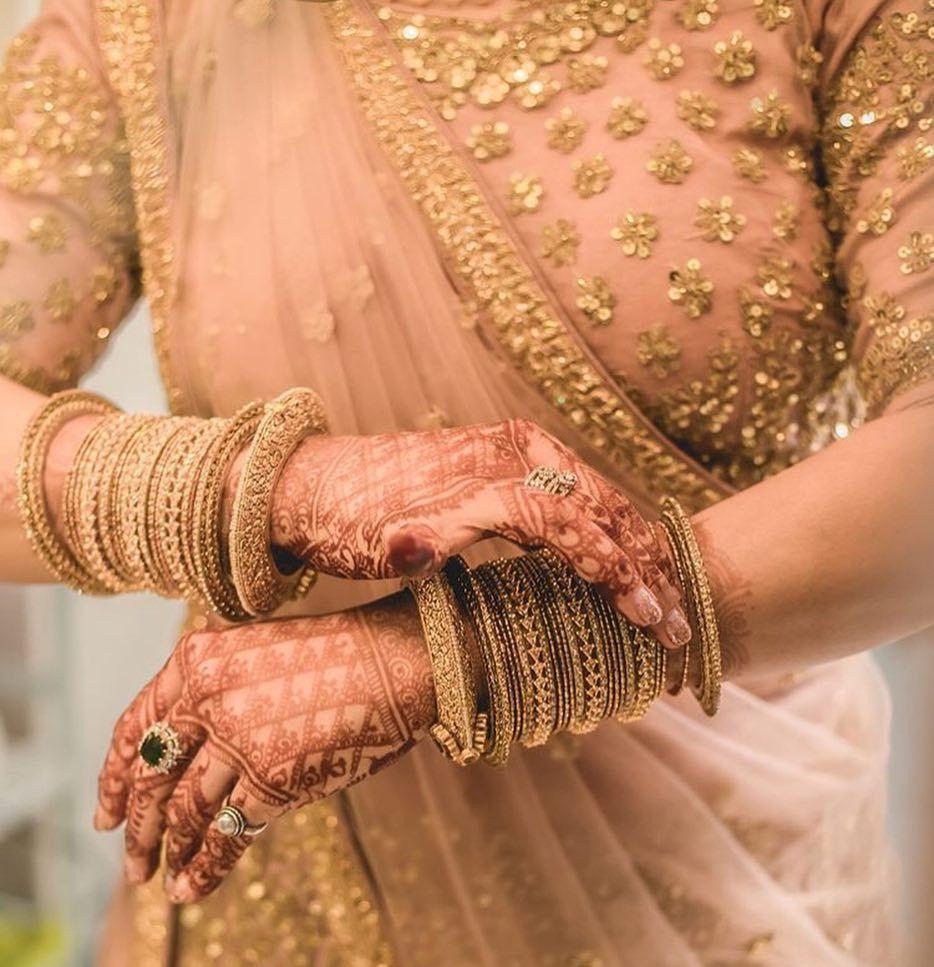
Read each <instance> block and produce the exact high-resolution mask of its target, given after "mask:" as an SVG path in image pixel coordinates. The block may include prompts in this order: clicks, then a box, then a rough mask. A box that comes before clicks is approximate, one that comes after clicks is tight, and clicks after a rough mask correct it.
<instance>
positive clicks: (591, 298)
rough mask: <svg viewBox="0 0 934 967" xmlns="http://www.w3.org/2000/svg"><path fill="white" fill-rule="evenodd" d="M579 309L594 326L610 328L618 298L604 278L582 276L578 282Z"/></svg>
mask: <svg viewBox="0 0 934 967" xmlns="http://www.w3.org/2000/svg"><path fill="white" fill-rule="evenodd" d="M577 289H578V292H579V295H578V296H577V300H576V301H577V308H578V309H580V311H581V312H583V313H584V315H585V316H587V318H588V319H589V320H590V322H591V324H592V325H594V326H608V325H609V324H610V323H611V322H612V321H613V307H614V306H615V305H616V296H615V295H613V293H612V292H611V291H610V287H609V286H608V285H607V282H606V279H604V278H603V277H602V276H599V275H594V276H582V277H581V278H579V279H578V280H577Z"/></svg>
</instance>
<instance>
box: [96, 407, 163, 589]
mask: <svg viewBox="0 0 934 967" xmlns="http://www.w3.org/2000/svg"><path fill="white" fill-rule="evenodd" d="M157 419H159V417H155V416H150V415H142V416H138V417H136V418H135V419H134V422H133V425H132V428H131V429H130V430H129V431H128V432H127V433H126V434H124V435H123V437H122V438H121V440H120V443H119V444H118V447H117V449H116V450H115V452H114V454H113V460H111V461H108V463H107V466H106V467H105V473H104V475H103V476H102V478H101V493H102V496H103V500H104V514H103V517H102V520H101V526H100V531H101V546H102V549H103V551H104V555H105V557H106V558H108V560H109V561H110V563H111V567H112V568H113V570H114V571H115V572H116V573H117V574H118V575H120V577H121V579H122V581H123V585H122V588H121V590H123V591H124V592H126V591H136V590H139V588H140V585H139V582H138V580H137V578H136V576H135V575H134V573H133V571H132V569H131V567H130V559H129V557H128V556H127V554H126V548H125V547H124V543H123V538H124V535H125V527H124V516H125V515H126V514H127V513H128V512H129V506H128V505H124V504H123V503H121V501H120V490H121V482H122V481H123V479H124V476H125V474H126V467H127V464H128V462H129V460H130V458H131V456H132V454H133V453H134V451H135V449H136V446H137V444H138V443H139V441H140V438H141V437H143V435H144V434H145V433H146V431H147V430H148V429H149V427H150V426H151V425H152V423H153V422H154V421H155V420H157Z"/></svg>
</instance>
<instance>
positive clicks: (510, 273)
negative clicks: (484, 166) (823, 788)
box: [326, 0, 724, 510]
mask: <svg viewBox="0 0 934 967" xmlns="http://www.w3.org/2000/svg"><path fill="white" fill-rule="evenodd" d="M326 16H327V17H328V20H329V22H330V25H331V29H332V32H333V36H334V39H335V44H336V48H337V51H338V53H339V55H340V57H341V59H342V61H343V63H344V66H345V68H346V71H347V76H348V79H349V82H350V84H351V86H352V88H353V89H354V90H355V92H356V95H357V98H358V99H359V101H360V104H361V107H362V110H363V113H364V115H365V117H366V118H367V120H368V121H369V122H370V126H371V130H372V132H373V134H374V135H375V137H376V139H377V140H378V142H379V143H380V145H381V146H382V147H383V149H384V150H385V151H386V154H387V155H388V157H389V158H390V160H391V162H392V163H393V164H394V166H395V167H396V169H397V170H398V172H399V174H400V176H401V178H402V180H403V182H404V183H405V185H406V186H407V188H408V189H409V191H410V193H411V195H412V198H413V200H414V201H415V202H416V204H417V205H418V206H419V207H420V209H421V211H422V213H423V214H424V215H425V216H426V218H427V220H428V223H429V225H430V228H431V230H432V232H433V234H434V237H435V240H436V242H437V244H438V246H439V248H440V250H441V252H442V253H443V255H444V256H445V258H446V261H447V263H448V265H449V267H450V268H451V270H452V271H453V272H454V274H455V275H456V277H457V279H458V280H459V282H460V283H461V284H462V285H463V286H464V288H465V290H466V292H467V293H468V295H469V296H470V298H471V299H472V301H473V302H474V303H475V304H476V306H477V308H478V309H479V311H480V312H481V314H482V315H483V316H484V318H486V319H488V320H489V322H490V324H491V325H490V330H491V332H492V334H493V336H494V337H495V339H496V340H497V342H498V344H499V346H500V348H501V349H502V350H503V351H504V352H505V354H506V356H507V357H508V358H509V359H510V360H511V362H512V364H513V365H514V366H515V368H516V369H517V370H518V371H519V373H520V374H521V375H522V377H523V378H524V379H525V381H526V382H527V383H529V384H530V385H531V386H532V388H533V389H534V390H535V391H536V392H537V393H538V394H539V395H540V396H543V397H544V398H545V400H547V402H548V403H550V404H551V405H552V406H553V407H554V408H555V409H556V410H557V411H558V412H559V414H560V415H561V416H562V417H563V419H564V420H565V421H566V422H567V423H568V424H570V426H571V428H572V429H573V430H575V431H577V432H581V433H583V434H584V436H585V437H586V439H587V440H588V441H589V443H590V444H591V445H592V446H594V447H595V448H597V449H598V450H599V451H601V452H602V453H604V454H605V455H606V456H607V457H608V458H609V459H610V461H611V462H612V463H613V464H614V465H616V466H619V467H620V468H622V469H625V470H634V471H635V472H636V473H637V474H638V476H639V479H640V480H641V481H642V482H643V484H644V485H645V486H646V487H647V488H648V492H649V493H650V494H653V493H654V494H657V495H661V494H675V495H677V496H678V498H679V499H680V500H681V501H682V503H684V504H685V505H686V506H688V507H689V508H690V509H691V510H696V509H699V508H701V507H704V506H707V505H709V504H712V503H714V502H715V501H716V500H718V499H719V498H720V497H722V496H724V491H723V490H721V489H719V488H718V487H717V485H716V483H715V482H714V481H713V480H712V479H711V478H710V477H708V476H707V475H705V474H704V473H703V471H702V470H700V469H699V468H696V467H694V466H692V464H691V463H690V461H689V460H688V459H687V458H685V457H681V456H679V454H678V453H677V452H676V450H675V449H674V448H673V446H668V445H666V444H665V442H664V441H663V440H662V439H661V438H660V437H659V435H658V434H657V433H656V432H655V431H653V430H652V428H651V426H650V425H649V424H648V423H647V422H645V421H644V420H643V419H642V418H641V417H640V416H639V415H638V414H637V413H636V412H634V411H633V408H632V404H631V403H630V402H629V401H628V400H626V399H625V398H624V397H623V396H622V395H621V394H620V393H619V392H618V391H617V390H615V389H614V388H613V387H612V386H611V385H610V384H609V381H608V380H607V379H606V378H605V377H604V376H603V375H602V374H601V373H600V372H599V371H598V370H597V368H596V367H595V366H594V365H593V364H592V363H591V362H590V361H589V360H588V359H587V357H586V355H585V354H584V352H583V351H582V349H581V347H580V346H579V344H578V342H577V340H576V339H575V338H574V336H573V334H572V333H571V332H570V331H569V327H568V326H567V324H566V323H565V322H564V320H563V319H562V318H561V317H560V315H559V314H558V313H557V312H555V311H554V310H553V308H552V306H551V305H550V303H549V299H548V297H547V295H546V294H545V292H544V291H543V289H542V287H541V285H540V284H539V282H538V280H537V279H536V276H535V273H534V272H533V271H532V269H531V268H530V266H529V265H528V263H527V262H526V261H525V259H524V258H523V256H522V254H521V252H520V251H519V249H518V247H517V246H516V244H515V242H514V240H513V239H512V237H511V236H510V234H509V232H508V231H507V230H506V229H505V228H504V226H503V224H502V222H501V221H500V219H499V218H498V217H497V215H496V214H495V212H494V211H493V210H492V208H491V207H490V205H489V204H488V202H487V201H486V200H485V199H484V198H483V196H482V193H481V191H480V189H479V187H478V185H477V184H476V182H475V180H474V178H473V177H472V175H471V173H470V171H469V170H468V169H467V167H466V166H465V164H464V163H463V161H462V160H461V159H460V158H459V157H458V155H457V153H456V152H455V151H454V149H453V148H452V147H451V145H450V144H449V143H448V142H447V140H446V138H445V135H444V134H443V133H442V131H441V130H440V129H439V127H438V125H437V123H436V119H435V117H434V116H433V114H432V111H431V110H430V108H429V107H428V106H427V105H426V104H425V103H424V102H423V101H422V100H421V98H420V97H419V96H418V94H417V93H416V92H415V91H414V90H413V89H412V86H411V84H410V83H409V80H408V79H407V78H406V77H405V76H404V75H403V74H402V68H401V67H400V65H399V64H398V60H397V56H396V52H395V49H394V48H393V46H392V43H391V41H390V40H389V39H388V37H387V36H386V35H385V33H384V32H383V30H382V28H381V27H380V26H379V25H378V24H377V23H376V22H375V21H371V20H370V17H369V15H368V14H365V13H363V12H362V10H361V9H360V8H359V7H358V6H357V5H356V4H355V3H354V2H353V0H337V2H335V3H332V4H330V5H329V6H328V7H327V12H326Z"/></svg>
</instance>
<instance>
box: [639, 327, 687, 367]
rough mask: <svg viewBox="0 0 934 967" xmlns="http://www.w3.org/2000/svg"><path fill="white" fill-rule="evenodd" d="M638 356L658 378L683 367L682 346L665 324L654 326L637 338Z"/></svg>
mask: <svg viewBox="0 0 934 967" xmlns="http://www.w3.org/2000/svg"><path fill="white" fill-rule="evenodd" d="M636 358H637V359H638V360H639V362H640V363H641V364H642V365H643V366H644V367H645V368H646V369H647V370H648V371H649V372H650V373H651V374H652V375H653V376H654V377H655V378H656V379H664V378H665V377H666V376H670V375H671V374H672V373H674V372H677V371H678V370H679V369H680V368H681V347H680V346H679V345H678V341H677V340H676V339H675V338H674V336H672V335H671V333H670V332H669V331H668V327H667V326H664V325H656V326H652V328H651V329H647V330H646V331H645V332H640V333H639V335H638V337H637V338H636Z"/></svg>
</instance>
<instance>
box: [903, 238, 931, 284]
mask: <svg viewBox="0 0 934 967" xmlns="http://www.w3.org/2000/svg"><path fill="white" fill-rule="evenodd" d="M898 257H899V258H900V259H901V260H902V261H901V264H900V265H899V266H898V268H899V271H900V272H901V273H902V275H912V274H913V273H915V272H927V270H928V269H929V268H930V267H931V265H932V263H934V232H912V233H911V234H910V235H909V236H908V238H907V239H906V240H905V243H904V244H903V245H899V247H898Z"/></svg>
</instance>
